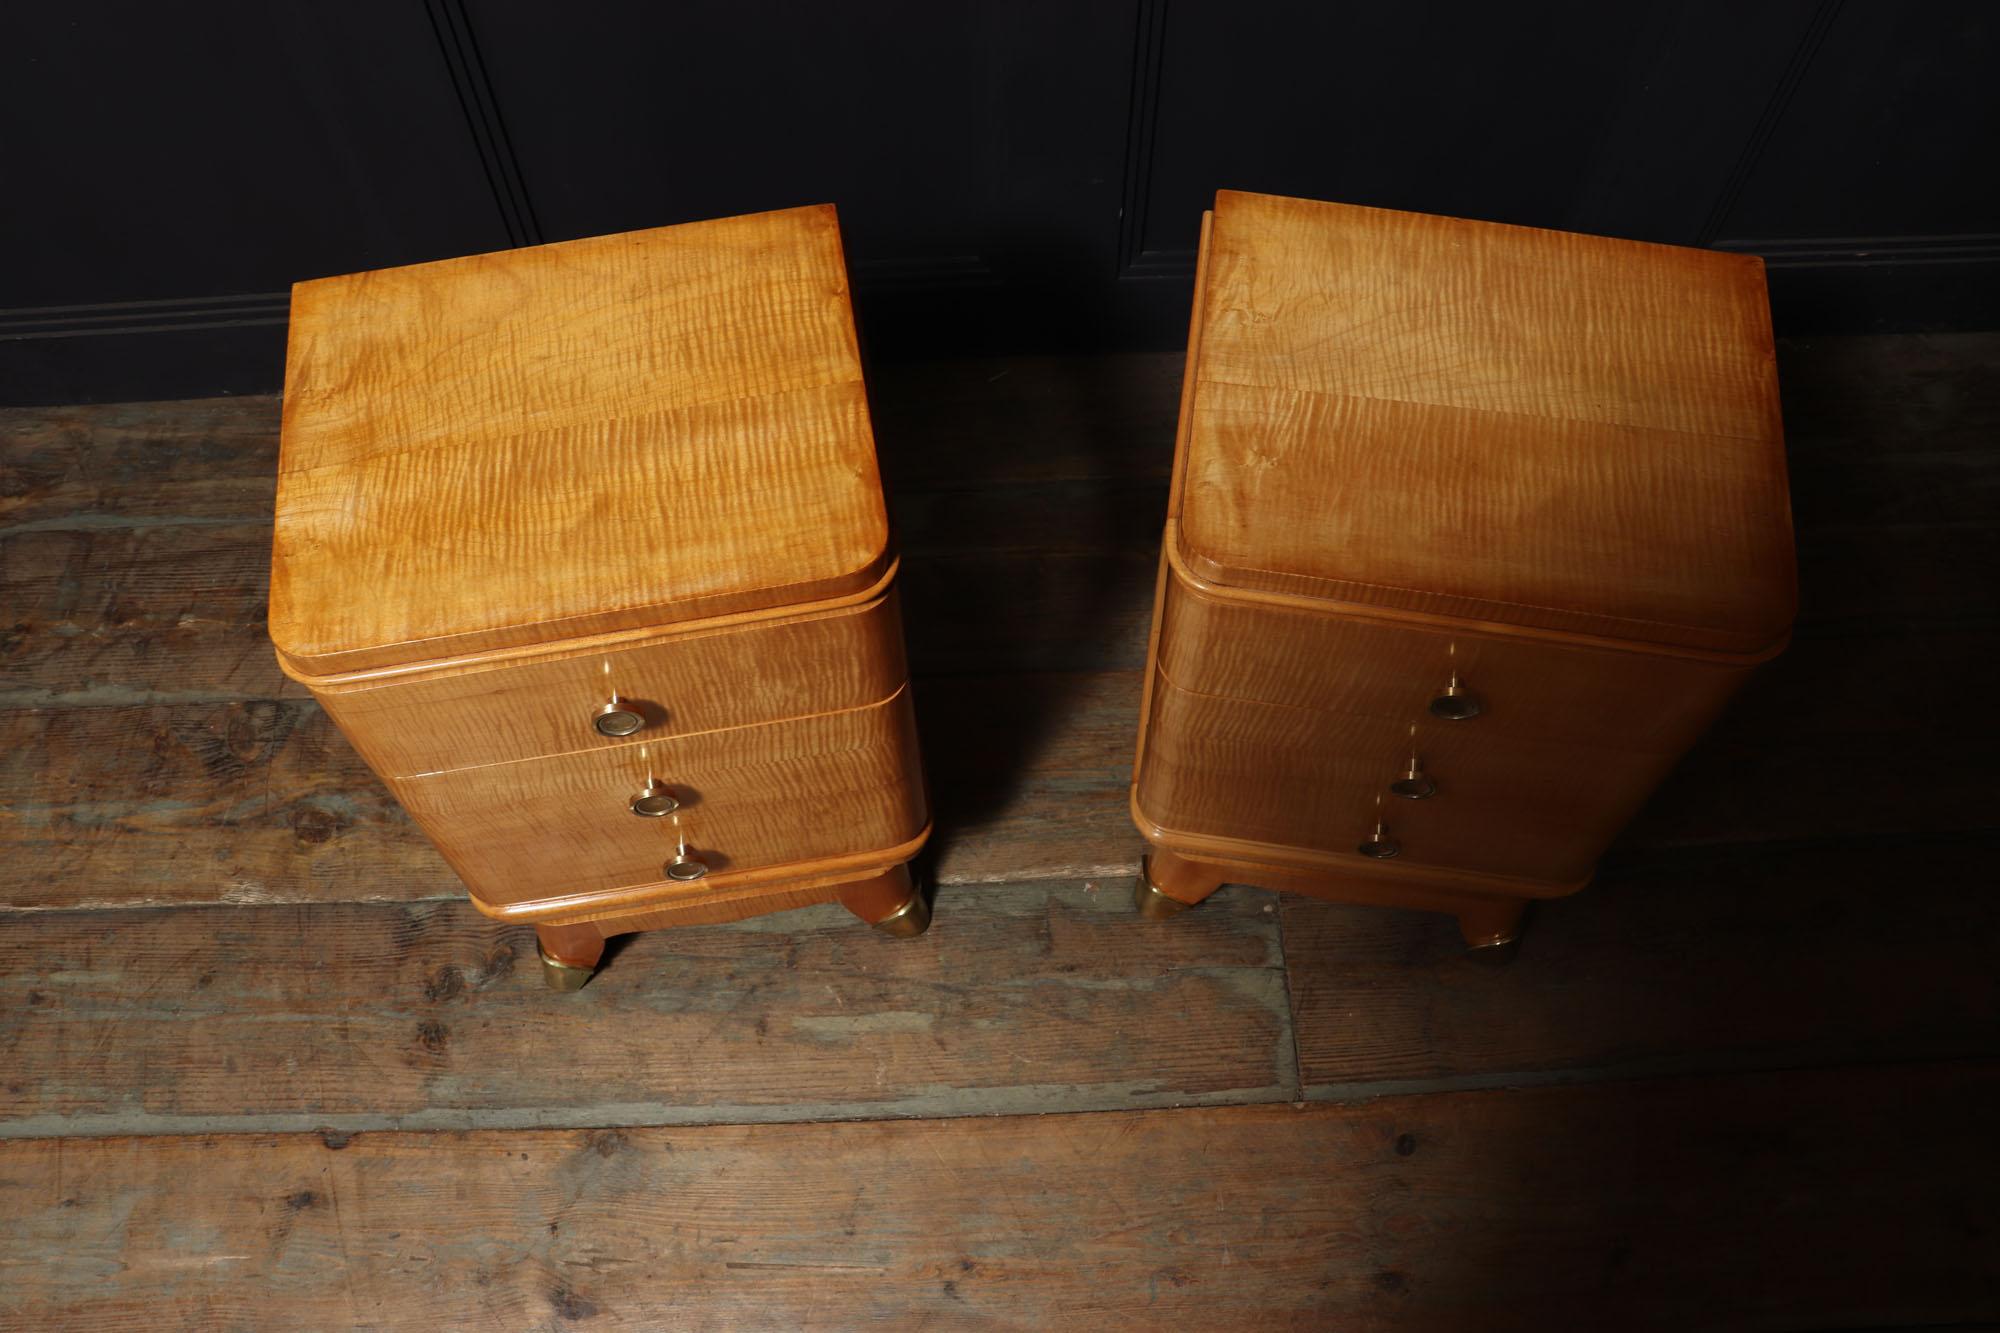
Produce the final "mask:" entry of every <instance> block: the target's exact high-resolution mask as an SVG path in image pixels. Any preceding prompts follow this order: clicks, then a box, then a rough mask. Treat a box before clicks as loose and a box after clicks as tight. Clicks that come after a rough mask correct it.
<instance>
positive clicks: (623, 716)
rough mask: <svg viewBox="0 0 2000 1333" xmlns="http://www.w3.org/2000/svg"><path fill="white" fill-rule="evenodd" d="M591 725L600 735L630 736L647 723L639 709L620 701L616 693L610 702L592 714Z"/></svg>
mask: <svg viewBox="0 0 2000 1333" xmlns="http://www.w3.org/2000/svg"><path fill="white" fill-rule="evenodd" d="M590 725H591V726H593V727H595V728H596V729H597V734H598V735H600V736H630V735H631V734H632V733H633V732H635V731H637V730H638V729H639V728H641V727H643V726H645V725H646V719H645V718H643V717H641V716H640V715H639V713H638V710H636V709H634V708H631V707H629V706H628V705H626V704H623V703H620V702H619V701H618V699H617V697H616V696H615V695H614V696H613V697H612V700H611V702H610V703H608V704H606V705H604V707H602V708H600V709H598V710H597V712H595V713H594V714H592V715H591V719H590Z"/></svg>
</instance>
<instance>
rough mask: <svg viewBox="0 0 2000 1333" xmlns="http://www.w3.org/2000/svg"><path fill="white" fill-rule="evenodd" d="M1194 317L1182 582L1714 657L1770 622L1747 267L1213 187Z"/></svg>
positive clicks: (1772, 625) (1752, 294) (1759, 367)
mask: <svg viewBox="0 0 2000 1333" xmlns="http://www.w3.org/2000/svg"><path fill="white" fill-rule="evenodd" d="M1197 302H1198V305H1197V314H1196V325H1195V340H1194V347H1195V350H1194V354H1193V359H1192V371H1191V377H1192V380H1193V384H1192V396H1191V399H1190V403H1191V407H1190V409H1189V414H1188V415H1189V420H1188V422H1187V423H1186V428H1185V433H1184V436H1183V441H1182V446H1181V447H1182V451H1183V453H1182V468H1183V472H1182V478H1181V487H1180V491H1179V511H1178V514H1177V516H1176V517H1177V519H1178V541H1179V553H1180V556H1181V558H1182V560H1183V561H1184V563H1185V564H1186V565H1187V566H1188V567H1189V568H1190V569H1191V570H1192V571H1193V572H1194V573H1195V574H1197V575H1198V576H1199V577H1201V578H1203V579H1206V580H1208V581H1210V582H1213V583H1215V584H1218V585H1222V586H1223V587H1240V588H1250V589H1257V590H1261V591H1265V592H1277V593H1290V594H1300V595H1304V596H1309V597H1318V598H1326V599H1332V600H1336V601H1341V602H1349V603H1362V604H1367V605H1375V606H1381V607H1390V608H1396V609H1398V610H1401V611H1405V612H1416V613H1423V614H1431V615H1438V616H1445V617H1451V618H1456V619H1467V620H1478V621H1493V622H1498V623H1502V624H1509V625H1520V626H1527V627H1531V628H1541V629H1548V630H1560V631H1569V632H1576V633H1585V634H1592V635H1599V636H1606V637H1616V638H1625V639H1640V640H1648V641H1652V642H1655V643H1664V644H1670V645H1676V646H1681V647H1688V648H1695V649H1700V650H1704V651H1714V652H1724V653H1755V652H1759V651H1762V650H1765V649H1767V648H1769V647H1771V646H1774V645H1775V644H1776V643H1778V642H1781V641H1782V639H1783V638H1784V636H1785V634H1786V633H1787V632H1788V630H1789V627H1790V623H1791V619H1792V615H1793V608H1794V602H1795V596H1796V594H1795V575H1794V568H1793V555H1792V535H1791V511H1790V502H1789V497H1788V493H1787V488H1786V479H1785V462H1784V444H1783V434H1782V428H1781V425H1780V421H1779V413H1778V392H1777V379H1776V373H1775V369H1774V365H1773V350H1772V342H1771V331H1770V317H1769V310H1768V305H1767V302H1766V297H1765V292H1764V280H1763V268H1762V264H1761V263H1760V262H1759V261H1758V260H1756V259H1754V258H1750V257H1747V256H1742V255H1732V254H1722V253H1718V252H1714V251H1705V250H1691V249H1681V248H1678V247H1672V246H1660V245H1647V244H1642V243H1639V242H1633V241H1619V240H1609V239H1605V238H1600V237H1592V236H1580V235H1572V234H1569V233H1564V232H1552V231H1539V230H1534V229H1531V228H1525V227H1511V226H1502V225H1497V224H1493V223H1482V222H1469V221H1464V220H1461V219H1456V218H1443V217H1433V216H1429V215H1424V214H1414V213H1397V212H1389V211H1385V210H1381V209H1372V208H1357V207H1350V206H1347V205H1341V204H1325V203H1313V202H1308V201H1305V200H1296V199H1282V198H1276V197H1272V196H1267V195H1253V194H1240V193H1236V192H1231V191H1225V192H1223V193H1222V194H1221V195H1219V196H1218V198H1217V200H1216V207H1215V212H1214V215H1213V218H1212V220H1211V226H1210V231H1209V234H1208V238H1207V241H1206V244H1205V250H1204V263H1203V279H1202V283H1201V291H1200V292H1199V293H1198V296H1197Z"/></svg>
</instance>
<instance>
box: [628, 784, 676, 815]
mask: <svg viewBox="0 0 2000 1333" xmlns="http://www.w3.org/2000/svg"><path fill="white" fill-rule="evenodd" d="M680 808H681V803H680V802H679V801H677V800H675V799H674V794H673V792H671V791H669V790H668V789H667V784H666V783H664V782H658V781H653V780H648V781H647V783H646V785H645V786H643V787H641V788H640V789H639V794H638V795H636V796H634V797H633V798H632V800H631V810H632V813H633V814H635V815H641V816H643V817H645V818H647V819H658V818H659V817H660V816H661V815H670V814H672V813H673V812H674V811H676V810H678V809H680Z"/></svg>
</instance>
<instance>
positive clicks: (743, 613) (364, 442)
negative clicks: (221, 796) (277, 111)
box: [270, 207, 930, 989]
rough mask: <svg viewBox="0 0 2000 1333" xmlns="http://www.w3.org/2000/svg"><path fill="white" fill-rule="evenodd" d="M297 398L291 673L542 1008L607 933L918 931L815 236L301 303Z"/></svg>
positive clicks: (616, 242) (829, 242)
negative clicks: (691, 928) (524, 955)
mask: <svg viewBox="0 0 2000 1333" xmlns="http://www.w3.org/2000/svg"><path fill="white" fill-rule="evenodd" d="M288 374H289V378H288V381H287V390H286V397H285V405H284V423H283V431H282V445H281V451H280V461H279V478H278V488H277V518H276V536H275V542H274V549H273V557H272V584H271V616H270V627H271V636H272V639H273V640H274V642H275V643H276V645H277V648H278V657H279V662H280V664H281V665H282V666H283V667H284V669H285V670H286V672H287V673H288V674H289V675H291V676H292V678H293V679H295V680H298V681H299V682H301V683H302V684H304V685H305V686H306V687H307V688H308V689H309V690H311V691H312V692H313V694H314V695H315V697H316V698H317V699H318V700H319V702H320V704H321V706H322V707H323V708H324V709H325V710H326V712H327V714H328V715H329V716H330V717H331V718H332V719H333V720H334V722H335V723H336V724H337V725H338V726H339V727H340V729H341V731H342V733H343V734H344V735H345V736H346V737H347V738H348V740H349V741H350V742H351V743H352V744H353V746H354V748H355V750H356V751H358V752H359V753H360V754H361V756H362V757H363V758H364V759H366V760H367V761H368V764H369V766H370V767H371V768H372V769H373V770H374V771H375V773H376V774H377V775H378V776H379V777H381V778H382V779H383V781H384V782H385V783H386V784H387V786H388V787H389V789H390V791H391V792H392V793H393V794H394V795H395V796H396V797H397V799H398V800H399V801H400V802H401V803H402V805H403V806H404V808H405V809H406V810H407V811H408V812H409V814H410V815H411V817H412V818H413V819H414V820H415V822H416V823H417V825H418V826H419V827H420V828H422V829H423V831H424V833H425V834H426V835H427V836H428V837H429V838H430V840H431V842H432V843H433V844H434V845H435V846H436V847H437V849H438V851H439V852H440V853H442V854H443V856H444V858H445V860H446V861H447V862H448V863H449V864H450V865H451V867H452V868H453V869H454V870H456V871H457V872H458V874H459V876H460V877H461V878H462V879H463V880H464V881H465V883H466V886H467V888H468V890H469V891H470V893H471V896H472V900H473V902H474V903H475V905H477V906H478V907H479V908H480V909H481V910H482V911H485V912H488V913H490V914H492V915H495V916H501V917H506V918H510V919H516V920H527V921H533V922H535V923H536V924H537V928H538V929H539V930H541V931H542V932H543V934H542V947H543V954H544V958H545V959H546V960H548V965H549V967H551V968H552V969H555V970H554V971H552V972H551V976H552V977H555V978H560V979H562V980H563V982H564V985H563V986H562V987H561V988H562V989H573V988H574V987H573V986H572V985H570V984H569V983H571V982H575V981H576V980H577V978H576V977H575V975H573V972H574V969H575V968H576V967H578V966H582V965H583V961H584V960H583V958H582V952H581V951H580V949H579V946H577V945H576V943H575V941H576V940H579V939H581V940H586V941H588V940H591V939H596V940H600V941H601V939H602V938H603V937H605V936H608V935H610V934H614V933H618V932H619V931H623V930H634V929H644V928H650V927H651V926H655V925H665V924H679V923H683V922H695V921H720V920H731V919H735V918H737V917H741V916H747V915H752V914H755V913H756V912H760V911H775V910H778V909H780V908H785V907H793V906H799V905H802V904H805V903H811V902H820V901H826V900H828V899H832V898H839V899H840V900H842V901H847V900H848V899H849V898H850V897H851V898H852V899H853V903H850V906H853V905H854V904H856V903H858V904H860V905H859V906H856V907H855V911H856V914H857V915H859V916H861V917H862V918H863V919H864V920H867V921H869V922H871V923H875V924H881V923H883V922H889V923H890V924H888V925H885V926H884V929H890V930H898V931H902V932H904V933H908V932H910V931H911V930H913V929H915V928H916V923H918V922H919V921H927V920H928V917H927V916H926V915H925V914H924V912H923V911H922V910H920V905H917V904H913V902H912V897H913V890H912V887H911V883H910V880H909V876H908V873H907V870H905V869H904V864H905V863H906V862H907V861H908V860H909V858H910V857H912V856H914V855H915V854H916V852H917V851H918V850H919V849H920V848H921V847H922V845H923V842H924V839H925V837H926V836H927V834H928V831H929V821H930V815H929V809H928V798H927V795H926V792H925V789H924V783H923V777H922V770H921V765H920V763H919V759H918V754H917V745H916V733H915V727H914V722H913V717H912V712H911V706H910V701H909V696H908V674H909V673H908V667H907V664H906V662H905V659H904V654H903V644H902V625H901V621H900V619H899V615H898V608H897V597H896V589H895V574H896V562H895V560H894V558H893V556H892V555H891V554H890V552H889V550H888V541H887V536H888V534H887V523H886V518H885V511H884V506H883V498H882V492H881V484H880V480H879V476H878V473H877V469H876V463H875V452H874V440H873V434H872V430H871V427H870V424H869V418H868V407H867V400H866V394H865V386H864V385H863V383H862V379H861V368H860V361H859V357H858V354H857V351H856V345H855V339H854V329H853V318H852V313H851V311H850V309H849V306H848V299H847V278H846V271H845V267H844V264H843V260H842V256H841V246H840V235H839V229H838V225H837V223H836V222H835V219H834V214H833V210H832V209H831V208H828V207H817V208H800V209H791V210H787V211H784V212H779V213H768V214H760V215H757V216H753V217H745V218H729V219H723V220H721V221H717V222H705V223H693V224H689V225H686V226H679V227H666V228H659V229H656V230H653V231H645V232H634V233H630V234H627V235H622V236H605V237H596V238H592V239H588V240H581V241H572V242H565V243H563V244H559V245H549V246H540V247H535V248H531V249H523V250H513V251H508V252H505V253H502V254H494V255H479V256H473V257H471V258H467V259H456V260H447V261H443V262H440V263H435V264H423V265H417V266H414V267H411V268H406V269H393V270H386V271H382V272H377V273H364V274H356V275H353V276H350V277H344V278H333V279H326V280H322V281H318V282H311V283H304V284H301V285H300V286H299V288H298V289H297V291H296V293H295V299H294V306H293V314H292V331H291V359H290V367H289V372H288ZM898 884H900V885H901V890H900V893H899V894H898V893H895V892H891V890H893V889H894V888H895V886H896V885H898ZM857 885H873V886H875V887H874V888H869V889H865V890H864V889H863V888H857V887H855V886H857ZM884 885H887V886H889V887H888V888H886V889H885V888H884V887H883V886H884ZM885 893H887V894H888V895H889V896H890V897H893V898H894V899H895V901H893V902H887V903H884V902H880V901H877V900H878V899H881V898H883V896H884V894H885ZM878 909H879V910H878ZM579 932H580V933H579ZM590 961H592V962H594V955H593V956H592V959H591V960H590ZM564 968H570V969H572V970H571V971H567V972H566V971H563V969H564Z"/></svg>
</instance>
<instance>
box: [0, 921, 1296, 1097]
mask: <svg viewBox="0 0 2000 1333" xmlns="http://www.w3.org/2000/svg"><path fill="white" fill-rule="evenodd" d="M1124 890H1125V886H1124V885H1123V884H1120V885H1116V886H1109V887H1107V888H1101V887H1100V886H1098V885H1095V884H1090V885H1078V884H1069V885H1034V886H1017V887H1009V888H975V889H946V890H944V891H943V893H942V894H941V895H940V897H941V901H940V902H939V903H938V907H937V920H936V924H935V925H934V926H933V927H932V928H931V933H930V934H929V935H928V936H927V937H926V938H925V939H924V940H923V941H922V942H920V943H911V942H907V941H898V940H892V939H889V938H888V937H886V936H883V935H879V934H877V933H876V932H874V931H870V930H867V929H865V928H864V927H862V926H860V925H859V924H858V923H857V922H856V921H855V920H854V918H853V917H852V916H851V915H849V914H848V913H847V912H845V911H843V910H841V909H840V908H838V907H833V906H827V907H817V908H807V909H805V910H803V911H797V912H789V913H781V914H777V915H774V916H770V917H764V918H758V919H756V920H753V921H747V922H742V923H739V924H737V925H733V926H727V927H713V928H706V929H687V930H673V931H658V932H652V933H648V934H644V935H638V936H634V937H632V938H631V939H630V940H629V942H627V943H626V944H625V945H624V946H623V947H622V948H621V949H619V950H618V951H617V952H616V954H615V956H614V958H613V959H612V961H611V963H610V965H609V966H608V967H606V968H605V970H604V971H603V972H602V973H600V974H599V975H598V976H597V977H596V978H595V979H594V980H593V981H592V982H591V983H590V985H589V986H587V987H586V988H585V989H584V990H582V991H581V992H579V993H578V994H576V995H574V996H562V997H556V996H551V995H550V994H549V993H548V992H547V991H546V990H545V989H544V988H543V987H542V984H541V980H540V975H539V965H538V964H537V962H536V960H535V944H534V938H533V935H532V934H531V933H530V932H529V931H527V930H524V929H521V928H519V927H502V926H499V925H498V924H497V923H494V922H491V921H488V920H486V919H485V918H483V917H480V916H479V915H478V914H477V913H475V912H474V911H473V910H472V908H471V907H469V906H467V905H465V904H462V903H424V904H416V905H407V906H405V905H380V906H359V905H352V904H339V905H329V906H316V907H297V908H292V907H285V908H276V907H265V908H219V909H213V910H207V911H195V910H185V909H183V910H174V911H135V912H102V913H88V914H86V913H63V914H60V915H57V916H53V917H44V918H25V919H24V918H19V917H17V918H14V919H12V920H0V1050H4V1051H6V1052H7V1065H8V1068H9V1071H10V1076H9V1077H8V1078H7V1079H6V1080H5V1081H4V1082H0V1137H18V1136H21V1135H31V1134H32V1135H41V1134H79V1133H81V1134H102V1133H112V1132H116V1133H134V1132H177V1131H185V1130H188V1129H199V1130H214V1129H230V1130H238V1129H291V1128H305V1127H315V1126H329V1125H330V1126H335V1127H338V1128H344V1129H372V1128H382V1127H403V1126H417V1127H422V1126H439V1125H445V1126H454V1127H456V1126H481V1125H583V1126H592V1125H622V1124H674V1123H688V1122H713V1121H742V1120H803V1119H821V1118H830V1117H840V1118H851V1117H858V1116H864V1115H865V1116H887V1115H927V1116H940V1115H968V1114H980V1115H985V1114H997V1113H1005V1112H1026V1111H1043V1110H1049V1109H1065V1110H1081V1109H1097V1108H1120V1107H1133V1106H1172V1105H1181V1104H1199V1103H1205V1102H1235V1101H1270V1100H1282V1099H1289V1098H1295V1097H1296V1096H1297V1095H1298V1089H1297V1085H1296V1082H1295V1081H1294V1079H1293V1076H1292V1070H1293V1068H1294V1064H1293V1056H1292V1035H1291V1015H1290V1013H1289V1011H1288V1009H1287V1007H1286V1002H1285V987H1284V978H1283V975H1282V973H1281V970H1280V968H1281V962H1280V958H1279V952H1278V940H1277V935H1278V931H1277V918H1276V915H1275V909H1274V907H1273V905H1272V900H1271V897H1270V896H1269V895H1267V894H1263V893H1258V892H1254V891H1250V890H1238V891H1232V894H1231V895H1230V896H1229V897H1228V898H1226V899H1224V900H1220V901H1218V902H1217V903H1216V904H1215V905H1214V911H1213V913H1212V916H1211V915H1209V914H1206V913H1205V914H1204V916H1205V918H1206V919H1204V920H1202V921H1200V922H1191V923H1190V929H1189V930H1187V931H1185V932H1182V931H1141V930H1134V929H1133V928H1132V921H1131V919H1130V916H1129V912H1128V910H1127V908H1128V901H1129V900H1128V896H1127V894H1126V892H1125V891H1124ZM26 1071H32V1078H31V1079H30V1078H25V1077H23V1074H24V1073H25V1072H26Z"/></svg>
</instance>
